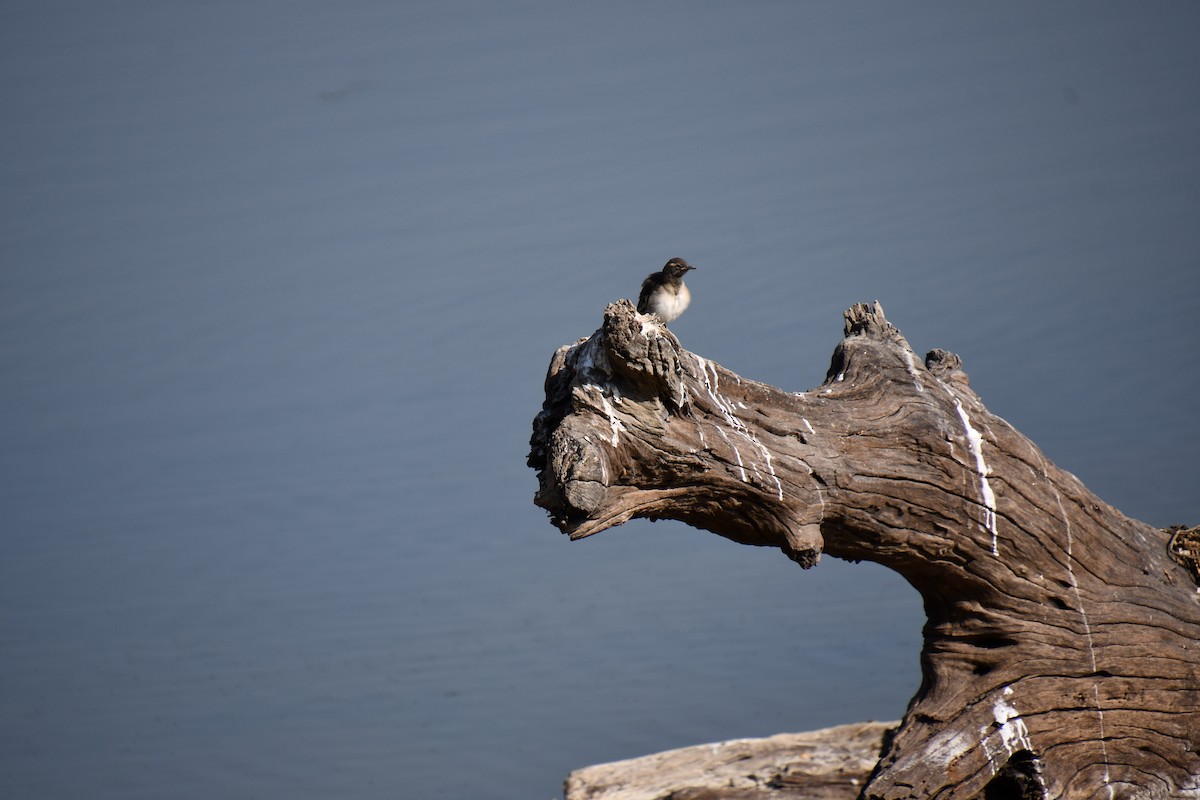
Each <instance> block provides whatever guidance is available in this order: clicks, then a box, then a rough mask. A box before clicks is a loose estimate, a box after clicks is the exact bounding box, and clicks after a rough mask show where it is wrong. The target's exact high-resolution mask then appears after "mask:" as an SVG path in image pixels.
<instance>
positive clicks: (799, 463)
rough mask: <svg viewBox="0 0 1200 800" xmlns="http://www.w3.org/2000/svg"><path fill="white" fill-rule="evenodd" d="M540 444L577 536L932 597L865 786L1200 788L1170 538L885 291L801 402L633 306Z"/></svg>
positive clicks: (578, 348) (538, 458)
mask: <svg viewBox="0 0 1200 800" xmlns="http://www.w3.org/2000/svg"><path fill="white" fill-rule="evenodd" d="M531 445H532V451H531V454H530V457H529V463H530V466H532V467H534V468H536V469H537V470H538V477H539V482H540V488H539V491H538V493H537V496H536V502H537V504H538V505H540V506H542V507H544V508H546V509H547V510H548V511H549V512H550V515H551V518H552V521H553V522H554V524H555V525H557V526H558V527H559V528H560V529H561V530H563V531H564V532H566V533H568V534H569V535H570V536H571V538H572V539H579V538H582V537H585V536H590V535H592V534H595V533H599V532H600V531H603V530H605V529H606V528H609V527H612V526H614V525H619V524H621V523H623V522H626V521H627V520H629V519H631V518H634V517H645V518H649V519H660V518H670V519H677V520H682V521H683V522H686V523H688V524H690V525H693V526H695V527H697V528H702V529H705V530H708V531H712V532H713V533H717V534H720V535H721V536H725V537H727V538H729V539H732V540H734V541H737V542H741V543H743V544H751V545H766V546H772V547H778V548H780V549H781V550H782V551H783V552H784V553H786V554H787V555H788V556H789V557H790V558H792V559H794V560H795V561H797V562H798V563H799V564H800V565H801V566H804V567H810V566H812V565H814V564H815V563H817V560H818V557H819V556H820V554H821V553H822V552H827V553H829V554H830V555H832V556H835V557H838V558H843V559H848V560H851V561H859V560H869V561H875V562H878V563H880V564H884V565H885V566H888V567H891V568H892V569H894V570H896V571H897V572H899V573H900V574H901V575H903V576H904V577H905V578H906V579H907V580H908V581H909V583H911V584H912V585H913V586H914V587H915V588H916V589H917V591H918V592H920V594H921V597H922V598H923V599H924V604H925V610H926V614H927V615H928V622H927V624H926V626H925V631H924V646H923V651H922V656H921V666H922V672H923V679H922V682H921V686H920V688H919V690H918V691H917V694H916V696H915V697H914V698H913V700H912V702H911V704H910V706H909V708H908V712H907V714H906V715H905V718H904V720H903V722H902V723H901V726H900V728H899V730H898V731H897V733H896V735H895V737H894V738H893V739H892V741H891V744H890V747H889V748H888V749H887V751H886V752H885V753H884V754H883V757H882V759H881V760H880V762H879V764H878V766H877V767H876V770H875V772H874V774H873V776H872V778H871V780H870V782H869V783H868V785H867V786H866V787H865V789H864V790H863V794H862V796H863V797H865V798H930V797H939V798H983V797H989V798H991V797H1021V798H1035V797H1036V798H1041V797H1047V798H1092V797H1096V798H1126V797H1129V798H1132V797H1145V798H1160V797H1200V600H1198V596H1197V587H1196V583H1195V581H1194V579H1193V578H1192V576H1191V575H1190V574H1189V572H1188V571H1187V570H1186V569H1185V567H1184V566H1182V565H1181V564H1180V563H1177V562H1176V560H1175V559H1173V558H1172V557H1171V555H1170V554H1169V553H1168V549H1167V545H1168V541H1167V540H1168V538H1169V537H1168V534H1165V533H1163V532H1162V531H1159V530H1156V529H1154V528H1152V527H1150V526H1148V525H1146V524H1143V523H1141V522H1138V521H1136V520H1132V519H1129V518H1127V517H1125V516H1124V515H1122V514H1121V513H1120V512H1119V511H1117V510H1116V509H1115V508H1113V507H1111V506H1109V505H1108V504H1106V503H1105V502H1103V501H1102V500H1100V499H1099V498H1098V497H1096V496H1095V495H1093V494H1092V493H1091V492H1089V491H1088V490H1087V488H1085V487H1084V486H1083V484H1081V483H1080V482H1079V480H1078V479H1077V478H1075V477H1074V476H1073V475H1071V474H1069V473H1067V472H1065V471H1063V470H1060V469H1058V468H1057V467H1055V466H1054V465H1053V464H1052V463H1050V461H1049V460H1048V459H1047V458H1046V457H1045V456H1044V455H1043V454H1042V452H1041V451H1040V450H1039V449H1038V448H1037V447H1036V446H1034V444H1033V443H1032V442H1030V441H1029V440H1028V439H1026V438H1025V437H1024V436H1022V435H1021V434H1020V433H1018V432H1017V431H1016V430H1015V429H1014V428H1013V427H1012V426H1010V425H1009V424H1008V423H1007V422H1005V421H1004V420H1003V419H1000V418H999V417H997V416H995V415H993V414H991V413H990V412H989V411H988V410H987V409H986V408H985V407H984V405H983V403H982V402H981V401H980V399H979V398H978V397H977V396H976V395H975V394H974V392H972V391H971V389H970V387H969V386H968V383H967V376H966V375H965V374H964V373H963V371H962V369H961V364H960V362H959V359H958V357H957V356H954V355H953V354H950V353H946V352H943V351H940V350H934V351H933V352H931V353H930V354H929V355H928V356H927V357H926V358H925V360H924V361H923V362H922V361H920V360H918V359H917V358H916V357H915V355H914V354H913V352H912V350H911V348H910V347H909V346H908V343H907V342H906V341H905V340H904V337H903V336H901V335H900V333H899V331H897V330H896V329H895V328H894V327H893V326H892V325H891V323H889V322H888V321H887V320H886V319H885V318H884V315H883V310H882V309H881V308H880V307H879V305H878V304H875V305H873V306H866V305H856V306H854V307H853V308H851V309H850V310H849V311H847V312H846V315H845V338H844V339H843V341H842V342H841V343H840V344H839V345H838V347H837V349H836V350H835V352H834V355H833V362H832V365H831V367H830V369H829V374H828V377H827V378H826V380H825V383H824V384H822V385H821V386H820V387H818V388H816V389H813V390H811V391H807V392H798V393H790V392H785V391H782V390H780V389H776V388H774V387H771V386H767V385H764V384H761V383H757V382H755V381H752V380H747V379H745V378H740V377H738V376H737V375H735V374H733V373H731V372H729V371H728V370H726V369H724V368H723V367H721V366H719V365H717V364H715V363H713V362H711V361H709V360H707V359H705V358H703V357H701V356H698V355H695V354H693V353H690V352H688V351H686V350H684V349H683V348H682V347H681V346H680V344H679V341H678V340H677V339H676V338H675V336H674V335H673V334H672V333H671V332H670V331H669V330H667V329H666V328H665V327H664V326H662V325H661V324H659V323H658V321H657V319H656V318H654V317H652V316H642V315H639V314H638V313H637V312H636V311H635V310H634V308H633V306H632V305H631V304H630V303H629V302H628V301H620V302H618V303H615V304H613V305H611V306H609V307H608V309H606V311H605V315H604V324H603V326H602V327H601V328H600V329H599V330H598V331H596V333H595V334H593V335H592V336H591V337H590V338H588V339H586V340H581V341H579V342H577V343H575V344H574V345H569V346H564V347H562V348H560V349H559V350H558V352H556V353H555V355H554V358H553V360H552V362H551V365H550V371H549V374H548V376H547V379H546V400H545V404H544V406H543V410H542V412H541V413H540V414H538V416H537V418H536V419H535V420H534V433H533V438H532V441H531Z"/></svg>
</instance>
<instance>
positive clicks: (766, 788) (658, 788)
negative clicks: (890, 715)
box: [564, 722, 898, 800]
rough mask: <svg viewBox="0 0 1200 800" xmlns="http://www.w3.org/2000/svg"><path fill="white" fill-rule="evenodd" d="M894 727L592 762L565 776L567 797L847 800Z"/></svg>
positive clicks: (868, 726) (865, 726) (877, 725)
mask: <svg viewBox="0 0 1200 800" xmlns="http://www.w3.org/2000/svg"><path fill="white" fill-rule="evenodd" d="M897 724H898V723H895V722H891V723H888V722H863V723H859V724H857V725H839V726H838V727H836V728H825V729H824V730H819V731H809V732H807V733H781V734H778V735H776V736H771V737H769V738H766V739H734V740H732V741H728V742H716V743H714V744H701V745H695V746H693V747H683V748H680V749H678V750H668V751H667V752H665V753H655V754H653V755H648V756H642V757H641V758H631V759H628V760H626V761H615V762H613V763H611V764H597V765H596V766H592V767H586V768H584V769H580V770H576V771H575V772H572V773H571V774H570V775H569V776H567V781H566V786H565V791H564V794H565V795H566V800H647V798H650V799H651V800H658V798H671V800H788V798H797V800H799V798H803V800H854V797H855V796H857V795H858V793H859V791H861V789H862V787H863V785H864V784H866V782H867V778H869V777H870V775H871V770H872V769H874V767H875V764H876V762H878V761H879V751H880V749H881V748H882V747H883V742H884V741H885V737H886V736H887V734H888V733H889V732H890V731H891V730H892V729H894V728H895V727H896V725H897Z"/></svg>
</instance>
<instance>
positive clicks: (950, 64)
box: [0, 2, 1200, 798]
mask: <svg viewBox="0 0 1200 800" xmlns="http://www.w3.org/2000/svg"><path fill="white" fill-rule="evenodd" d="M1198 23H1200V12H1198V11H1197V10H1196V9H1195V7H1194V6H1192V5H1190V4H1175V5H1166V4H1164V5H1159V6H1155V8H1154V9H1153V10H1152V11H1147V10H1145V9H1140V8H1134V7H1131V6H1125V5H1116V4H1114V5H1107V4H1099V5H1097V4H1055V5H1053V6H1044V5H1042V4H1030V5H1026V6H1018V5H1011V4H1010V5H1005V6H1003V7H997V8H978V7H967V6H959V5H952V4H905V5H903V6H888V7H884V6H874V5H872V6H846V5H842V4H838V5H833V4H830V5H817V4H770V3H756V4H740V5H730V6H720V5H709V6H700V5H696V4H672V3H664V4H655V5H653V6H646V5H644V4H624V5H608V6H606V7H603V8H599V7H588V8H566V7H563V6H560V5H557V4H552V3H523V4H505V5H504V6H503V7H501V6H495V5H491V4H482V3H481V4H419V3H408V4H393V3H383V2H355V3H339V4H333V3H317V2H305V3H282V2H258V3H253V4H244V3H205V4H190V5H184V4H153V3H132V2H122V3H108V4H103V5H102V6H100V5H96V4H88V3H26V2H10V3H7V4H6V5H5V6H4V8H3V10H0V63H2V65H3V68H2V70H0V87H3V88H2V91H3V98H4V104H5V111H4V114H3V116H2V117H0V144H2V146H3V149H2V152H3V154H4V155H3V159H2V160H0V170H2V172H0V187H2V188H0V254H2V258H3V261H2V265H3V266H2V270H0V376H2V380H3V393H2V394H0V420H2V421H3V424H2V427H0V436H2V439H0V534H2V536H3V539H2V542H3V553H4V555H3V560H2V561H0V609H3V612H2V617H0V653H3V662H2V664H3V668H2V672H0V720H3V723H0V794H2V795H3V796H5V797H56V798H57V797H88V798H138V797H146V798H150V797H154V798H158V797H163V796H170V797H178V798H191V797H195V798H207V797H213V796H221V797H229V798H250V797H279V796H289V797H297V798H301V797H331V796H337V797H347V798H351V797H360V798H376V797H416V798H435V797H446V798H459V797H473V798H489V797H494V798H516V797H527V798H549V797H553V796H555V795H556V794H557V793H558V791H559V782H560V781H561V779H562V777H563V776H564V775H565V774H566V773H567V772H568V771H569V770H570V769H572V768H575V767H578V766H582V765H586V764H590V763H594V762H598V761H603V760H608V759H613V758H620V757H627V756H632V755H637V754H640V753H645V752H650V751H654V750H659V749H663V748H668V747H675V746H681V745H686V744H692V743H696V742H702V741H711V740H717V739H723V738H729V737H735V736H752V735H766V734H770V733H775V732H779V731H784V730H804V729H810V728H816V727H821V726H825V725H831V724H836V723H840V722H852V721H858V720H862V719H868V718H875V719H887V718H895V717H898V716H900V714H902V712H903V709H904V706H905V704H906V702H907V700H908V699H909V697H910V696H911V695H912V693H913V692H914V691H915V689H916V686H917V683H918V675H919V673H918V665H917V650H918V646H919V644H918V643H919V628H920V624H921V619H922V616H921V612H920V607H919V601H918V598H917V597H916V595H915V593H914V592H913V591H912V590H911V589H910V588H908V587H907V586H906V585H905V584H904V583H903V582H901V581H900V580H899V579H898V578H897V577H896V576H894V575H892V574H891V573H889V572H887V571H886V570H883V569H881V568H878V567H874V566H873V565H870V564H861V565H848V564H844V563H841V562H837V561H833V560H832V559H826V560H825V561H824V562H823V563H822V564H821V565H820V566H819V567H818V568H817V569H815V570H812V571H809V572H802V571H800V570H799V569H798V568H796V567H795V566H794V565H792V564H791V563H790V562H788V561H787V560H786V559H785V558H783V557H782V556H781V555H780V554H778V553H776V552H773V551H766V550H755V549H751V548H744V547H738V546H736V545H733V544H731V543H729V542H726V541H724V540H721V539H719V538H717V537H713V536H711V535H707V534H703V533H700V532H697V531H693V530H691V529H689V528H686V527H685V526H682V525H678V524H674V523H657V524H653V525H652V524H650V523H646V522H634V523H631V524H629V525H627V526H625V527H623V528H620V529H617V530H614V531H610V532H607V533H605V534H603V535H602V536H599V537H595V538H593V539H590V540H587V541H586V542H581V543H578V544H573V545H569V544H568V543H567V542H566V541H565V539H563V538H562V537H560V536H559V535H558V534H557V533H556V532H555V531H554V530H553V529H552V528H551V527H550V526H549V525H548V524H547V523H546V521H545V519H544V517H543V515H542V513H541V512H540V511H539V510H538V509H536V508H535V507H534V506H533V505H532V503H531V496H532V493H533V490H534V488H535V485H536V484H535V481H534V477H533V474H532V472H530V471H529V470H528V469H527V468H526V467H525V466H524V459H525V454H526V450H527V440H528V436H529V423H530V420H531V419H532V417H533V415H534V414H535V413H536V411H537V410H538V408H539V406H540V403H541V394H542V392H541V381H542V378H543V376H544V373H545V368H546V365H547V363H548V361H549V358H550V355H551V353H552V352H553V350H554V348H555V347H557V346H558V345H560V344H562V343H564V342H569V341H572V340H574V339H575V338H577V337H579V336H583V335H587V334H589V333H590V332H591V331H592V330H594V329H595V327H596V326H597V325H598V324H599V321H600V314H601V311H602V309H603V306H604V305H605V304H606V303H607V302H609V301H611V300H614V299H617V298H619V297H627V296H630V295H631V294H632V293H634V292H635V291H636V290H637V287H638V285H639V283H640V280H641V278H642V277H643V276H644V274H645V273H646V272H648V271H650V270H651V269H653V268H656V267H658V266H660V265H661V263H662V262H663V261H665V259H666V258H667V257H670V256H674V255H680V256H683V257H685V258H687V259H688V260H689V261H691V262H693V263H695V264H698V265H699V267H700V269H699V271H697V272H696V273H694V277H693V278H692V279H691V280H689V284H690V285H691V286H692V287H693V292H694V295H695V301H694V304H693V307H692V308H691V309H690V310H689V311H688V313H687V314H686V315H685V316H684V317H682V318H681V319H680V320H679V321H678V322H676V323H675V324H674V325H673V329H674V330H675V331H676V332H677V333H678V334H679V335H680V337H681V338H682V340H683V342H684V344H685V346H687V347H688V348H689V349H691V350H693V351H695V352H698V353H701V354H703V355H705V356H707V357H710V358H713V359H716V360H717V361H719V362H721V363H723V364H725V365H726V366H728V367H730V368H732V369H734V370H737V371H739V372H741V373H742V374H744V375H747V376H750V377H753V378H757V379H760V380H764V381H768V382H771V383H774V384H777V385H780V386H782V387H785V388H789V389H806V388H811V387H813V386H815V385H816V384H818V383H819V382H820V380H821V379H822V377H823V376H824V372H825V368H826V366H827V364H828V359H829V355H830V353H831V351H832V349H833V346H834V345H835V344H836V342H837V339H838V337H839V333H840V325H841V317H840V314H841V311H842V310H843V309H844V308H845V307H847V306H848V305H850V304H851V303H853V302H856V301H861V300H874V299H879V300H880V301H881V302H882V303H883V305H884V307H885V309H886V310H887V312H888V316H889V318H891V319H892V320H893V321H894V322H895V323H896V324H897V325H898V326H899V327H900V328H901V330H902V331H903V332H904V333H905V335H906V336H907V337H908V339H909V341H910V342H911V343H912V344H913V346H914V347H916V348H917V349H918V350H922V351H923V350H925V349H929V348H932V347H944V348H947V349H950V350H954V351H956V352H958V353H960V354H961V355H962V356H963V358H964V361H965V365H966V369H967V371H968V372H969V373H970V374H971V376H972V384H973V386H974V387H975V388H976V390H977V391H978V392H980V394H981V395H982V396H983V398H984V400H985V401H986V402H987V403H988V405H989V407H990V408H991V409H992V410H993V411H995V412H996V413H998V414H1001V415H1002V416H1004V417H1005V418H1006V419H1008V420H1009V421H1010V422H1012V423H1013V424H1014V425H1016V426H1017V427H1018V428H1019V429H1020V430H1022V431H1023V432H1024V433H1026V434H1027V435H1029V436H1030V437H1031V438H1033V439H1034V440H1035V441H1036V442H1038V443H1039V444H1040V445H1041V446H1042V447H1043V449H1045V450H1046V452H1047V453H1048V454H1049V456H1050V457H1051V458H1052V459H1054V460H1055V461H1056V462H1057V463H1058V464H1059V465H1060V466H1063V467H1065V468H1066V469H1069V470H1071V471H1072V472H1075V473H1076V474H1077V475H1079V476H1080V477H1081V478H1082V479H1083V480H1084V482H1085V483H1087V484H1088V486H1089V487H1090V488H1092V489H1093V490H1094V491H1096V492H1097V493H1098V494H1100V495H1101V496H1102V497H1104V498H1105V499H1107V500H1108V501H1110V502H1112V503H1114V504H1115V505H1117V506H1118V507H1119V508H1121V509H1122V510H1123V511H1125V512H1126V513H1127V514H1129V515H1131V516H1135V517H1138V518H1141V519H1144V520H1146V521H1148V522H1150V523H1152V524H1156V525H1165V524H1169V523H1173V522H1182V521H1190V522H1195V521H1196V520H1197V519H1198V518H1200V496H1198V495H1197V492H1196V491H1195V486H1196V470H1195V466H1194V463H1193V461H1194V459H1193V458H1192V457H1191V454H1192V453H1194V452H1196V450H1197V447H1198V446H1200V425H1197V423H1196V421H1195V414H1194V408H1195V402H1194V398H1195V397H1196V396H1197V390H1198V389H1200V378H1198V377H1197V376H1198V375H1200V370H1198V369H1197V367H1198V366H1200V359H1198V357H1197V345H1198V344H1200V341H1198V337H1197V334H1196V331H1195V324H1194V320H1195V319H1197V318H1198V316H1200V313H1198V312H1200V290H1198V286H1197V281H1198V279H1197V277H1196V276H1197V274H1200V273H1198V271H1197V269H1198V267H1200V226H1197V225H1196V222H1195V221H1196V220H1197V219H1200V213H1198V212H1200V148H1198V147H1197V143H1198V136H1200V104H1198V103H1197V101H1196V95H1195V89H1194V87H1195V85H1196V78H1197V77H1198V76H1200V53H1198V52H1197V50H1196V48H1195V47H1194V40H1195V32H1196V31H1197V25H1198Z"/></svg>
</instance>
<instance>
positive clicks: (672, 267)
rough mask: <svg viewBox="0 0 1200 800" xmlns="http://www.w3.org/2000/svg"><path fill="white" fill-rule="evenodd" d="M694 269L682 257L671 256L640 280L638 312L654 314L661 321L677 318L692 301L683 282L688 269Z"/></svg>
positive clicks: (690, 294)
mask: <svg viewBox="0 0 1200 800" xmlns="http://www.w3.org/2000/svg"><path fill="white" fill-rule="evenodd" d="M692 269H695V267H693V266H692V265H691V264H689V263H688V262H686V261H684V260H683V259H682V258H672V259H671V260H670V261H668V262H667V263H666V265H665V266H664V267H663V268H662V269H661V270H659V271H658V272H652V273H650V275H648V276H647V277H646V280H644V281H642V293H641V294H640V295H638V304H637V310H638V313H639V314H656V315H658V318H659V319H661V320H662V321H663V322H671V321H672V320H675V319H678V318H679V315H680V314H682V313H683V312H684V311H685V310H686V309H687V307H688V303H690V302H692V293H691V292H689V291H688V288H687V286H685V285H684V283H683V276H684V273H686V272H687V271H688V270H692Z"/></svg>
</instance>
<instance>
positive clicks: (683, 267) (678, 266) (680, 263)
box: [662, 258, 695, 278]
mask: <svg viewBox="0 0 1200 800" xmlns="http://www.w3.org/2000/svg"><path fill="white" fill-rule="evenodd" d="M689 269H695V267H693V266H692V265H691V264H689V263H688V262H686V261H684V260H683V259H682V258H672V259H671V260H670V261H668V262H667V264H666V266H665V267H663V268H662V271H663V272H664V273H666V274H667V275H668V276H670V277H672V278H682V277H683V274H684V273H685V272H687V271H688V270H689Z"/></svg>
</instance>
